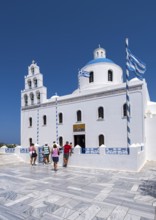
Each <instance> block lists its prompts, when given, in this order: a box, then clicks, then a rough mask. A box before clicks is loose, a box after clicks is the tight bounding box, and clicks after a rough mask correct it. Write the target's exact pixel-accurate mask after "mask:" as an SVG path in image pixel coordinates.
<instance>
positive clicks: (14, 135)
mask: <svg viewBox="0 0 156 220" xmlns="http://www.w3.org/2000/svg"><path fill="white" fill-rule="evenodd" d="M155 10H156V1H155V0H150V1H146V0H144V1H141V0H137V1H136V0H131V1H127V0H118V1H116V0H109V1H108V0H107V1H106V0H66V1H64V0H44V1H43V0H0V80H1V85H0V102H1V107H0V142H6V143H19V144H20V106H21V90H23V89H24V76H25V75H27V68H28V66H29V65H30V64H31V63H32V60H33V59H34V60H35V61H36V63H37V64H38V65H39V66H40V70H41V73H42V74H43V77H44V85H45V86H46V87H47V89H48V98H49V97H51V96H52V95H54V94H55V92H57V93H58V95H60V96H61V95H66V94H70V93H71V92H72V91H74V90H75V89H76V88H77V70H78V69H79V68H82V67H83V66H84V65H85V64H86V63H87V62H88V61H90V60H92V58H93V50H94V49H95V48H97V47H98V45H99V44H100V45H101V47H103V48H105V50H106V55H107V58H109V59H111V60H113V61H114V62H115V63H116V64H118V65H120V66H121V67H122V68H123V70H124V73H125V38H126V37H128V38H129V46H130V49H131V51H132V52H133V54H135V55H136V56H137V57H139V58H140V59H141V60H142V61H144V62H145V63H146V65H147V71H146V73H145V79H146V81H147V84H148V89H149V94H150V98H151V100H152V101H156V90H155V87H156V73H155V66H156V61H155V53H156V25H155V22H156V13H155ZM132 77H133V74H132Z"/></svg>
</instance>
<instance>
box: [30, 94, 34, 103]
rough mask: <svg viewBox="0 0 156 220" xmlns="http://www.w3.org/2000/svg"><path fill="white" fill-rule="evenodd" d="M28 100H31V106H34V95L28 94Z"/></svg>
mask: <svg viewBox="0 0 156 220" xmlns="http://www.w3.org/2000/svg"><path fill="white" fill-rule="evenodd" d="M30 100H31V105H33V104H34V94H33V93H30Z"/></svg>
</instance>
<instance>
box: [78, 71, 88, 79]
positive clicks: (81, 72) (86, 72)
mask: <svg viewBox="0 0 156 220" xmlns="http://www.w3.org/2000/svg"><path fill="white" fill-rule="evenodd" d="M78 76H79V77H81V76H83V77H88V78H89V77H90V73H89V72H88V71H86V70H82V69H81V70H80V71H79V73H78Z"/></svg>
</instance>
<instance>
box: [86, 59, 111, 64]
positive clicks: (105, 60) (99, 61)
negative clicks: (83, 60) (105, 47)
mask: <svg viewBox="0 0 156 220" xmlns="http://www.w3.org/2000/svg"><path fill="white" fill-rule="evenodd" d="M94 63H114V62H113V61H112V60H110V59H107V58H97V59H94V60H91V61H89V62H88V63H87V64H86V65H89V64H94Z"/></svg>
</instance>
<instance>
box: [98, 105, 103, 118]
mask: <svg viewBox="0 0 156 220" xmlns="http://www.w3.org/2000/svg"><path fill="white" fill-rule="evenodd" d="M98 118H99V119H103V118H104V110H103V107H99V108H98Z"/></svg>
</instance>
